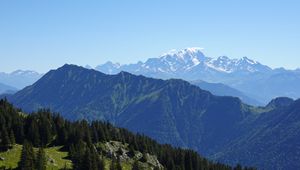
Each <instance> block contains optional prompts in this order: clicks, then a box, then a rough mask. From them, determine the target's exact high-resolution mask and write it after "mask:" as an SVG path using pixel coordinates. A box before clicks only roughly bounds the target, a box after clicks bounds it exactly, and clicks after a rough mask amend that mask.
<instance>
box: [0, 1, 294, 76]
mask: <svg viewBox="0 0 300 170" xmlns="http://www.w3.org/2000/svg"><path fill="white" fill-rule="evenodd" d="M299 9H300V2H299V1H296V0H294V1H289V0H284V1H283V0H282V1H280V0H278V1H274V0H264V1H261V0H249V1H246V0H245V1H241V0H236V1H232V0H231V1H230V0H226V1H222V2H221V1H216V0H210V1H200V0H198V1H189V0H182V1H176V0H148V1H146V0H136V1H133V0H126V2H125V1H123V0H118V1H116V0H115V1H114V0H107V1H104V0H103V1H91V0H88V1H83V0H81V1H75V0H48V1H40V0H36V1H30V0H26V1H25V0H19V1H17V0H14V1H11V0H2V1H0V61H1V62H0V71H5V72H10V71H13V70H16V69H32V70H36V71H39V72H46V71H48V70H49V69H51V68H56V67H59V66H61V65H63V64H64V63H73V64H79V65H86V64H89V65H91V66H96V65H98V64H101V63H103V62H106V61H108V60H111V61H114V62H116V61H117V62H120V63H131V62H136V61H138V60H142V61H144V60H146V59H147V58H149V57H157V56H159V55H160V54H162V53H164V52H166V51H169V50H170V49H182V48H185V47H196V46H198V47H203V48H204V49H205V50H204V52H205V54H206V55H208V56H211V57H217V56H220V55H227V56H230V57H233V58H239V57H243V56H248V57H250V58H253V59H255V60H258V61H260V62H261V63H264V64H267V65H270V66H271V67H280V66H283V67H286V68H290V69H294V68H297V67H300V53H299V49H300V10H299Z"/></svg>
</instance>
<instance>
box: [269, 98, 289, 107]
mask: <svg viewBox="0 0 300 170" xmlns="http://www.w3.org/2000/svg"><path fill="white" fill-rule="evenodd" d="M293 102H294V100H293V99H291V98H288V97H277V98H275V99H273V100H272V101H271V102H270V103H269V104H268V105H267V107H273V108H277V107H285V106H289V105H290V104H292V103H293Z"/></svg>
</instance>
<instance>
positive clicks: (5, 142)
mask: <svg viewBox="0 0 300 170" xmlns="http://www.w3.org/2000/svg"><path fill="white" fill-rule="evenodd" d="M10 145H11V142H10V139H9V136H8V133H7V129H6V127H5V126H2V132H1V147H2V149H3V150H7V149H8V148H9V147H10Z"/></svg>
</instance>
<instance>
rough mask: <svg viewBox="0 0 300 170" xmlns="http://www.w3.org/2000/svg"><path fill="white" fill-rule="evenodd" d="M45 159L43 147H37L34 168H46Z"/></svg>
mask: <svg viewBox="0 0 300 170" xmlns="http://www.w3.org/2000/svg"><path fill="white" fill-rule="evenodd" d="M46 165H47V160H46V154H45V151H44V148H42V147H41V148H39V150H38V153H37V156H36V169H37V170H46Z"/></svg>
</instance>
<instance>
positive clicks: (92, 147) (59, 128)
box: [0, 99, 251, 170]
mask: <svg viewBox="0 0 300 170" xmlns="http://www.w3.org/2000/svg"><path fill="white" fill-rule="evenodd" d="M0 125H1V127H0V128H1V131H0V132H1V133H0V137H1V139H0V144H1V152H5V151H7V150H9V149H10V148H12V147H13V145H14V144H22V145H23V149H22V154H21V158H20V161H19V164H18V168H17V169H24V170H25V169H46V165H45V164H46V158H45V152H44V148H47V147H51V146H63V147H62V150H64V151H67V152H68V153H69V156H68V159H70V160H71V161H72V165H73V166H72V169H91V170H92V169H104V167H105V165H104V164H105V162H104V161H103V158H104V156H105V153H104V152H103V151H102V150H101V148H99V147H98V145H97V144H99V143H103V142H107V141H119V142H122V143H126V144H128V147H129V152H128V155H130V152H131V153H134V151H140V152H141V153H143V154H146V153H149V154H152V155H156V156H157V159H158V161H159V163H160V164H161V165H162V166H163V168H164V169H170V170H171V169H185V170H188V169H195V170H196V169H201V170H206V169H207V170H210V169H212V170H213V169H221V170H223V169H224V170H227V169H228V170H230V169H251V168H242V167H241V166H240V165H237V166H236V167H230V166H227V165H224V164H220V163H215V162H211V161H209V160H207V159H205V158H203V157H201V156H199V155H198V154H197V153H196V152H194V151H192V150H186V149H180V148H173V147H171V146H170V145H161V144H159V143H157V142H156V141H154V140H152V139H150V138H148V137H146V136H144V135H141V134H133V133H131V132H129V131H128V130H126V129H124V128H116V127H114V126H113V125H112V124H110V123H108V122H102V121H93V122H91V123H88V122H87V121H85V120H81V121H76V122H71V121H67V120H65V119H64V118H62V117H61V116H60V115H59V114H57V113H51V112H50V110H47V109H43V110H39V111H38V112H35V113H32V114H24V113H22V112H21V110H19V109H16V108H14V107H13V106H12V105H11V104H10V103H8V102H7V100H6V99H1V100H0ZM33 147H35V148H39V149H38V151H34V150H33ZM143 159H145V158H144V157H142V158H141V159H140V160H139V161H143ZM120 161H121V160H120V158H119V157H118V155H117V156H112V157H111V165H110V169H122V167H121V166H120ZM3 168H5V167H3ZM65 168H66V167H65ZM163 168H162V167H153V169H163ZM66 169H67V168H66ZM132 169H142V168H141V167H139V164H138V163H137V162H135V163H134V164H133V165H132Z"/></svg>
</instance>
